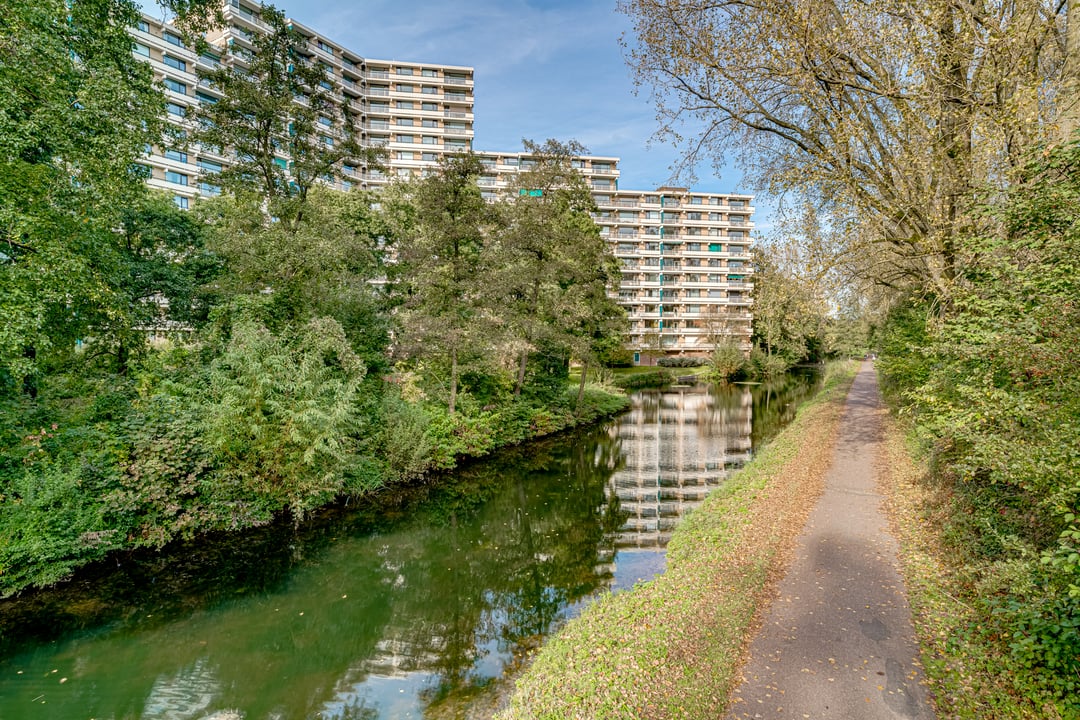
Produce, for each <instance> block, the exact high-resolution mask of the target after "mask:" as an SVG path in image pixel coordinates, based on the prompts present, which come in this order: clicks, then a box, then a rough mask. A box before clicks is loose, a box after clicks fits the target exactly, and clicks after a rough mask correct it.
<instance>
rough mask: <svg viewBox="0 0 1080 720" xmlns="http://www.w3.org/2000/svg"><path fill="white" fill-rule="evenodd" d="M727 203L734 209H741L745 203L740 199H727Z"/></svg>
mask: <svg viewBox="0 0 1080 720" xmlns="http://www.w3.org/2000/svg"><path fill="white" fill-rule="evenodd" d="M728 205H729V206H730V207H731V208H733V209H736V210H742V209H743V208H744V207H746V204H745V203H744V202H743V201H742V200H728Z"/></svg>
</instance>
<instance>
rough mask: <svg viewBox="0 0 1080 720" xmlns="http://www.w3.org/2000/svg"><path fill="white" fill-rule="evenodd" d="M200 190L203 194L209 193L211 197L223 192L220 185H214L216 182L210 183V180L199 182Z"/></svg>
mask: <svg viewBox="0 0 1080 720" xmlns="http://www.w3.org/2000/svg"><path fill="white" fill-rule="evenodd" d="M199 192H200V193H202V194H203V195H209V196H210V197H215V196H217V195H220V194H221V186H220V185H214V184H212V183H208V182H201V183H199Z"/></svg>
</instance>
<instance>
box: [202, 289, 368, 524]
mask: <svg viewBox="0 0 1080 720" xmlns="http://www.w3.org/2000/svg"><path fill="white" fill-rule="evenodd" d="M364 374H365V368H364V365H363V363H362V362H361V361H360V359H359V358H358V357H357V356H356V354H355V353H353V351H352V348H351V347H350V346H349V344H348V341H347V340H346V338H345V335H344V332H343V331H342V329H341V326H340V325H339V324H338V323H337V322H336V321H334V320H333V319H330V318H315V319H312V320H310V321H309V322H308V323H306V324H305V325H303V326H301V327H299V328H296V329H295V330H294V329H286V330H285V331H284V332H282V333H280V334H274V333H272V332H271V331H270V330H268V329H267V328H266V326H265V325H263V324H262V323H261V322H259V320H258V319H257V318H256V317H253V316H252V313H250V312H249V311H248V310H246V309H242V310H241V312H240V313H239V317H235V318H234V319H233V322H232V327H231V332H230V337H229V340H228V344H227V346H226V348H225V351H224V352H223V353H222V355H221V356H220V357H218V358H216V359H215V360H214V361H213V362H212V363H211V365H210V369H209V376H208V393H207V403H206V405H205V406H204V408H203V418H202V432H203V433H204V436H205V442H206V443H207V445H209V446H210V447H211V448H212V450H213V453H214V463H215V465H216V466H217V467H218V468H219V471H218V478H219V481H220V482H221V483H223V484H224V485H225V486H226V487H228V488H230V492H233V493H235V501H236V503H237V508H238V512H237V523H238V524H246V523H247V522H248V521H249V519H269V518H260V516H259V514H258V511H254V513H255V514H254V515H250V514H249V513H250V512H252V511H251V510H250V509H248V508H247V507H246V506H244V502H245V499H246V498H247V497H265V498H269V499H271V500H272V503H271V504H270V505H269V507H270V508H271V509H276V507H278V506H281V505H285V506H287V507H288V508H289V509H290V510H291V511H292V512H293V513H294V514H295V515H297V516H302V515H303V513H304V512H306V511H308V510H311V509H312V508H315V507H317V506H319V505H321V504H323V503H325V502H327V501H329V500H331V499H332V498H334V497H335V496H336V495H337V494H339V493H340V492H341V490H342V488H343V486H344V481H345V471H346V469H347V468H348V467H349V465H350V464H352V463H353V462H355V459H356V451H357V449H356V434H357V432H358V430H359V420H360V419H359V417H358V415H357V400H358V398H357V393H358V390H359V388H360V383H361V381H362V380H363V378H364Z"/></svg>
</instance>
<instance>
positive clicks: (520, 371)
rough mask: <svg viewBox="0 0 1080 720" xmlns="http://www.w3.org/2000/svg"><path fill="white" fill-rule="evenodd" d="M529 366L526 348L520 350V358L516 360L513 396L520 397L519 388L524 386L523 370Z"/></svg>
mask: <svg viewBox="0 0 1080 720" xmlns="http://www.w3.org/2000/svg"><path fill="white" fill-rule="evenodd" d="M528 366H529V351H528V349H526V350H523V351H522V352H521V360H520V361H519V362H518V374H517V383H515V385H514V397H521V388H523V387H524V386H525V370H526V369H527V368H528Z"/></svg>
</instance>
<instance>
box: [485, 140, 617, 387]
mask: <svg viewBox="0 0 1080 720" xmlns="http://www.w3.org/2000/svg"><path fill="white" fill-rule="evenodd" d="M525 150H526V151H527V152H528V153H529V154H530V156H529V159H528V160H529V162H530V164H531V167H529V168H528V169H527V170H526V171H525V172H522V173H520V174H519V175H517V176H515V178H514V182H513V183H512V184H511V185H510V187H509V188H508V193H509V197H508V198H506V200H507V202H506V203H504V204H503V205H501V206H500V209H501V210H502V212H503V215H504V217H505V218H506V220H505V229H504V231H503V232H502V233H501V234H500V236H499V243H498V248H497V255H498V266H499V267H500V271H499V281H498V284H497V288H498V289H497V292H499V293H501V294H503V296H504V297H505V299H506V301H507V308H508V309H509V311H510V324H511V326H512V327H513V328H514V335H515V336H516V340H517V343H516V344H517V345H518V346H519V350H518V363H517V365H518V368H517V379H516V382H515V387H514V394H515V395H520V394H521V390H522V388H523V387H524V385H525V381H526V372H527V369H528V361H529V357H530V355H531V354H533V353H536V352H538V351H539V352H543V351H544V350H545V349H547V350H549V351H550V350H557V351H561V352H562V353H563V354H564V355H565V356H566V357H565V358H564V359H563V360H562V362H563V363H564V364H565V361H566V360H567V359H569V358H568V356H569V354H570V352H576V353H577V354H578V355H579V357H581V358H583V359H587V358H588V357H589V356H590V355H591V354H592V345H591V342H592V340H594V339H595V336H597V335H603V334H604V333H605V332H610V330H611V323H612V321H613V320H614V319H616V318H618V317H620V315H621V313H620V312H619V311H618V309H617V308H615V303H614V302H613V301H612V300H610V299H609V297H608V291H609V290H613V291H615V292H617V291H618V287H617V284H618V278H619V273H618V270H617V267H616V265H615V258H614V256H613V255H611V253H610V252H609V250H608V248H607V244H606V243H605V242H604V240H603V239H602V238H601V237H600V233H599V230H598V228H597V227H596V224H595V223H594V222H593V221H592V218H591V216H590V213H591V212H592V211H595V209H596V207H595V203H594V202H593V199H592V195H591V193H590V192H589V188H588V186H587V185H586V183H585V180H584V178H583V177H582V176H581V174H580V173H579V172H578V171H577V170H576V169H575V168H574V167H573V164H572V161H573V158H574V156H576V155H584V154H587V152H588V151H587V150H586V148H584V147H583V146H582V145H580V144H579V143H577V142H574V141H570V142H568V143H560V142H558V141H556V140H548V141H547V142H545V143H544V144H542V145H540V144H537V143H534V142H531V141H525Z"/></svg>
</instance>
